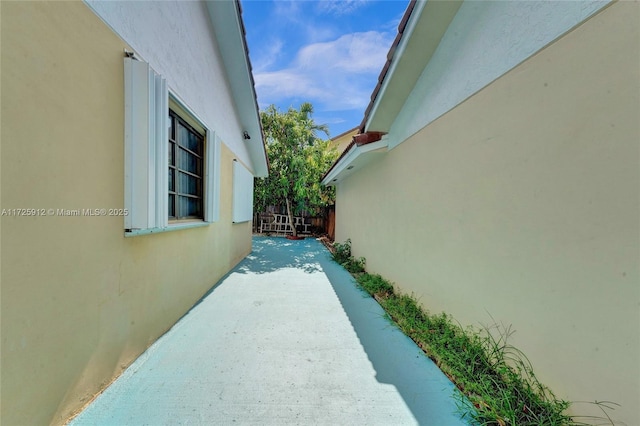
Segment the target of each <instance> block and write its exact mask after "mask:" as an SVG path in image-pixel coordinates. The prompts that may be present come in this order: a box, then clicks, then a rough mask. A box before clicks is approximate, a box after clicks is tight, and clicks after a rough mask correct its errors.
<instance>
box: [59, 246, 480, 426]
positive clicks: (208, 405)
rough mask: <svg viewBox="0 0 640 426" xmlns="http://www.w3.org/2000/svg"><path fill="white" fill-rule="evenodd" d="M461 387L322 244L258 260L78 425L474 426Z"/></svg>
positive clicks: (254, 256) (258, 254) (284, 249)
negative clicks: (462, 404) (461, 406)
mask: <svg viewBox="0 0 640 426" xmlns="http://www.w3.org/2000/svg"><path fill="white" fill-rule="evenodd" d="M454 389H455V388H454V386H453V384H452V383H451V382H450V381H449V380H448V379H447V378H446V376H444V375H443V374H442V372H441V371H440V370H439V369H438V368H437V367H436V366H435V365H434V364H433V362H431V360H429V358H427V357H426V356H425V355H424V354H423V353H422V351H421V350H420V349H419V348H418V347H417V346H416V345H415V344H414V343H413V341H411V340H410V339H409V338H408V337H406V336H405V335H404V334H402V333H401V332H400V331H399V330H398V329H397V328H396V327H395V326H393V325H391V324H390V323H389V321H388V320H387V319H385V317H384V312H383V311H382V309H381V308H380V306H379V305H378V304H377V303H376V302H375V300H374V299H372V298H370V297H369V296H368V295H366V294H365V293H363V292H362V291H360V290H358V289H357V288H356V286H355V283H354V281H353V279H352V278H351V276H350V275H349V274H348V273H347V272H346V271H345V270H344V269H343V268H342V267H340V266H338V265H337V264H335V263H334V262H332V261H331V260H330V255H329V252H328V251H327V250H326V248H325V247H324V246H323V245H322V244H321V243H319V242H318V241H316V240H314V239H306V240H303V241H289V240H286V239H284V238H267V237H255V238H254V240H253V252H252V253H251V255H249V256H248V257H247V258H246V259H244V260H243V261H242V262H241V263H240V264H239V265H238V266H237V267H236V268H235V269H234V270H233V271H231V272H230V273H229V274H228V275H227V276H226V277H224V278H223V279H222V280H221V281H220V282H219V283H218V285H217V286H215V287H214V289H213V290H212V291H211V292H210V293H209V294H208V295H207V296H206V297H205V298H203V300H202V301H201V302H200V303H199V304H198V305H196V306H195V307H194V308H193V309H192V310H191V311H190V312H189V313H188V314H187V315H185V316H184V317H183V318H182V320H181V321H180V322H178V323H177V324H176V325H175V326H174V327H173V328H172V329H171V330H170V331H169V332H168V333H166V334H165V335H164V336H163V337H161V338H160V339H159V340H158V341H157V342H156V343H155V344H154V345H153V346H151V347H150V348H149V349H148V350H147V351H146V352H145V353H144V354H142V355H141V356H140V357H139V358H138V359H137V360H136V361H135V362H134V363H133V364H132V365H131V366H130V367H129V368H128V369H127V370H126V371H125V372H124V373H123V375H122V376H121V377H120V378H119V379H118V380H116V381H115V382H114V383H113V384H112V385H111V386H110V387H109V388H108V389H107V390H106V391H105V392H104V393H103V394H102V395H100V396H99V397H98V398H97V399H96V400H95V401H94V402H93V403H92V404H91V405H89V406H88V407H87V408H86V409H85V410H84V411H83V412H82V413H81V414H80V415H79V416H78V417H76V418H75V419H74V420H73V421H72V422H71V424H72V425H76V426H78V425H182V424H199V425H218V424H221V425H226V424H260V425H287V424H302V425H310V424H313V425H316V424H323V425H409V424H424V425H435V426H454V425H465V424H467V423H465V422H463V421H461V420H460V419H459V416H458V414H456V404H455V401H454V400H453V398H452V394H453V392H454Z"/></svg>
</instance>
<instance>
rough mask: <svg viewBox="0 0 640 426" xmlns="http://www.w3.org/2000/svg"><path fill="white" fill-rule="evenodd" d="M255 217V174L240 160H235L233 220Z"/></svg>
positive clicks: (245, 219) (235, 221) (246, 219)
mask: <svg viewBox="0 0 640 426" xmlns="http://www.w3.org/2000/svg"><path fill="white" fill-rule="evenodd" d="M252 218H253V175H252V174H251V172H250V171H249V170H247V169H246V168H245V167H244V166H243V165H242V164H240V162H239V161H234V162H233V222H234V223H239V222H247V221H250V220H252Z"/></svg>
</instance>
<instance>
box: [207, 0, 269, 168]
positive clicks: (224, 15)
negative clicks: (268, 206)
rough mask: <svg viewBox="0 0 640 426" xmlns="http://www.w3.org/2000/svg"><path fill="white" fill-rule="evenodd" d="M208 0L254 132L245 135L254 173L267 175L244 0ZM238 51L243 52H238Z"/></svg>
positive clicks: (241, 110)
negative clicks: (244, 13)
mask: <svg viewBox="0 0 640 426" xmlns="http://www.w3.org/2000/svg"><path fill="white" fill-rule="evenodd" d="M205 3H206V5H207V11H208V13H209V18H210V20H211V24H212V27H213V30H214V32H215V35H216V39H217V43H218V46H219V47H220V54H221V56H222V60H223V63H224V66H225V70H226V74H227V77H228V81H229V85H230V86H231V92H232V94H233V97H234V100H235V104H236V105H235V107H236V112H237V114H238V119H239V121H240V124H241V126H242V128H243V132H246V134H248V135H249V136H250V138H249V139H247V138H245V139H244V143H245V146H246V147H247V151H248V153H249V157H250V159H251V163H252V164H251V166H252V168H253V174H254V176H257V177H265V176H267V174H268V169H269V166H268V161H269V160H268V158H267V151H266V147H265V143H264V140H265V138H264V132H263V129H262V123H261V121H260V112H259V109H258V101H257V96H256V91H255V82H254V79H253V73H252V68H251V60H250V59H249V50H248V48H247V41H246V37H245V29H244V23H243V22H242V8H241V6H240V2H239V1H238V0H233V1H215V0H206V1H205ZM238 52H242V53H243V54H238ZM240 136H242V135H240Z"/></svg>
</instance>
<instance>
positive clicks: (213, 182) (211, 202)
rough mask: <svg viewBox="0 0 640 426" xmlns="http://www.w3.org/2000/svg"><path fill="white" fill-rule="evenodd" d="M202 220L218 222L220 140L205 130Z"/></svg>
mask: <svg viewBox="0 0 640 426" xmlns="http://www.w3.org/2000/svg"><path fill="white" fill-rule="evenodd" d="M206 138H207V144H206V148H205V149H206V164H205V208H204V220H205V221H206V222H217V221H219V220H220V138H219V137H218V135H217V134H215V132H212V131H210V130H207V135H206Z"/></svg>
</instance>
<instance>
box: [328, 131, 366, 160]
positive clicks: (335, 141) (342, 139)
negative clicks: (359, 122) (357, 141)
mask: <svg viewBox="0 0 640 426" xmlns="http://www.w3.org/2000/svg"><path fill="white" fill-rule="evenodd" d="M359 131H360V129H359V128H358V127H356V128H354V129H351V130H348V131H346V132H344V133H341V134H339V135H338V136H336V137H334V138H332V139H331V143H332V145H333V146H334V147H335V148H336V149H337V150H338V153H340V154H342V153H343V152H344V150H345V149H347V147H348V146H349V144H350V143H351V141H352V140H353V137H354V136H355V135H357V134H358V132H359Z"/></svg>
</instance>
